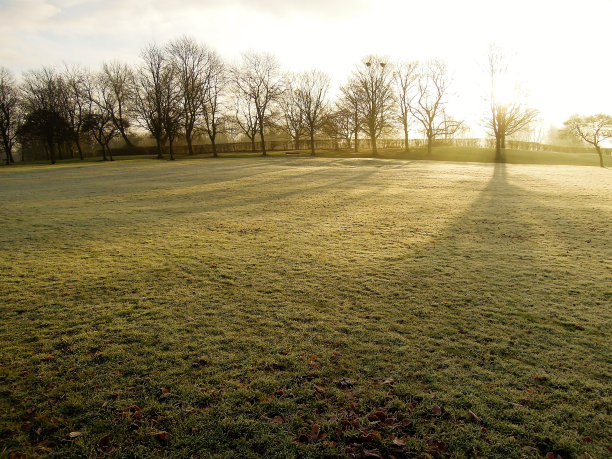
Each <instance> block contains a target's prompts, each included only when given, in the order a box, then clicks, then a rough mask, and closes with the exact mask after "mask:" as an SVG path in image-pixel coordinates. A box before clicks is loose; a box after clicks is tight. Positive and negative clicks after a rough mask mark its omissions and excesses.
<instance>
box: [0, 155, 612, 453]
mask: <svg viewBox="0 0 612 459" xmlns="http://www.w3.org/2000/svg"><path fill="white" fill-rule="evenodd" d="M611 192H612V175H611V173H610V171H609V170H606V169H600V168H596V167H575V166H535V165H533V166H528V165H494V164H468V163H463V164H459V163H445V162H411V161H405V160H388V159H365V158H364V159H359V158H353V159H347V158H313V159H307V158H224V159H220V160H213V159H208V160H186V161H177V162H173V163H171V162H167V161H123V162H116V163H110V164H109V163H85V164H67V165H60V166H56V167H47V166H36V167H32V166H23V167H19V168H16V169H12V170H9V169H5V170H1V171H0V196H2V202H1V203H0V221H1V231H0V299H1V300H0V315H1V317H2V320H1V321H0V343H1V344H0V456H10V455H11V454H15V453H26V454H28V455H36V454H53V455H57V456H68V455H71V456H95V455H98V454H108V455H110V456H111V457H113V456H116V457H124V456H133V457H151V456H167V457H184V456H187V457H192V456H193V457H209V456H232V457H250V456H257V455H263V456H267V457H270V456H279V457H291V456H298V455H299V456H307V457H330V456H345V455H349V456H354V457H377V455H378V456H389V455H394V456H396V457H401V456H409V457H414V456H417V457H418V456H422V457H466V456H483V457H504V458H508V457H521V456H527V457H541V456H543V455H546V454H547V453H549V452H552V453H554V454H555V455H557V454H558V455H560V456H561V457H563V458H567V457H580V456H581V455H583V454H585V453H588V454H590V455H591V456H593V457H605V456H606V455H610V454H611V452H610V451H611V449H610V448H612V438H611V437H610V432H611V431H612V384H611V381H612V345H611V343H612V243H611V236H612V231H611V227H610V222H611V221H612V201H611V200H610V196H611Z"/></svg>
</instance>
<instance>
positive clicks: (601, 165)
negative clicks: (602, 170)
mask: <svg viewBox="0 0 612 459" xmlns="http://www.w3.org/2000/svg"><path fill="white" fill-rule="evenodd" d="M595 150H597V154H598V155H599V167H605V166H604V162H603V155H602V154H601V148H600V147H599V145H595Z"/></svg>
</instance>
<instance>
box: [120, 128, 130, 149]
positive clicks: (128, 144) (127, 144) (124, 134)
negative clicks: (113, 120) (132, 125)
mask: <svg viewBox="0 0 612 459" xmlns="http://www.w3.org/2000/svg"><path fill="white" fill-rule="evenodd" d="M119 132H120V133H121V137H122V138H123V141H124V142H125V145H126V146H127V147H128V148H130V149H131V148H133V147H134V145H133V144H132V142H130V139H128V136H127V134H126V133H125V129H122V128H119Z"/></svg>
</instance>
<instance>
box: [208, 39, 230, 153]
mask: <svg viewBox="0 0 612 459" xmlns="http://www.w3.org/2000/svg"><path fill="white" fill-rule="evenodd" d="M207 64H208V65H207V67H206V79H205V85H204V100H203V104H202V108H203V110H202V113H203V115H204V129H205V131H206V133H207V134H208V138H209V139H210V143H211V144H212V152H213V156H215V157H216V156H218V155H217V144H216V140H217V135H218V134H219V132H220V130H221V126H222V123H221V121H222V109H223V104H222V99H223V96H224V95H225V91H226V89H227V84H228V79H227V69H226V67H225V64H224V62H223V60H222V59H221V57H220V56H219V55H218V54H217V53H216V52H214V51H209V52H208V60H207Z"/></svg>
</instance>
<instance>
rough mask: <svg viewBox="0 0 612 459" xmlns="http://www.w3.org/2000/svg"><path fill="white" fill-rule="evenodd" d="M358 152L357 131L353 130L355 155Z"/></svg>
mask: <svg viewBox="0 0 612 459" xmlns="http://www.w3.org/2000/svg"><path fill="white" fill-rule="evenodd" d="M358 151H359V139H358V138H357V129H355V153H357V152H358Z"/></svg>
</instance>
